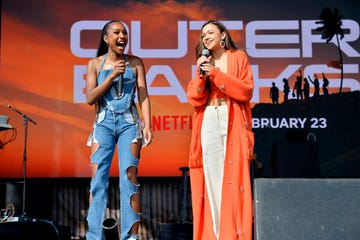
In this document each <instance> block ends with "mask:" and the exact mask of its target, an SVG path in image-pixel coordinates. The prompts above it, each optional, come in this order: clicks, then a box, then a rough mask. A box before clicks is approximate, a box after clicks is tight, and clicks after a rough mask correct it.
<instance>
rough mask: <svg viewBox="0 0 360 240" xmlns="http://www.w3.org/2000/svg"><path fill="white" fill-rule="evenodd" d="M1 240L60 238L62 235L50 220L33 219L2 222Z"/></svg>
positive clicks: (51, 239) (48, 239)
mask: <svg viewBox="0 0 360 240" xmlns="http://www.w3.org/2000/svg"><path fill="white" fill-rule="evenodd" d="M0 239H1V240H60V235H59V232H58V230H57V228H56V227H55V225H54V224H52V223H51V222H50V221H45V220H31V221H19V222H2V223H0Z"/></svg>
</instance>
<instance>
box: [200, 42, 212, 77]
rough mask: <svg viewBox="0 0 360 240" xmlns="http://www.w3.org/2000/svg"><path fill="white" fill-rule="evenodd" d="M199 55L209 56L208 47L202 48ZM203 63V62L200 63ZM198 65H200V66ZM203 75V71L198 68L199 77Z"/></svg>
mask: <svg viewBox="0 0 360 240" xmlns="http://www.w3.org/2000/svg"><path fill="white" fill-rule="evenodd" d="M201 55H202V56H205V57H209V56H210V51H209V49H206V48H205V49H204V50H202V52H201ZM202 64H203V63H202ZM202 64H201V65H202ZM201 65H200V66H201ZM203 75H204V71H203V70H201V68H200V77H203Z"/></svg>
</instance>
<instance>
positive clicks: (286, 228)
mask: <svg viewBox="0 0 360 240" xmlns="http://www.w3.org/2000/svg"><path fill="white" fill-rule="evenodd" d="M254 210H255V211H254V214H255V221H254V223H255V224H254V232H255V240H279V239H280V240H340V239H341V240H355V239H360V179H299V178H296V179H291V178H288V179H265V178H258V179H255V182H254Z"/></svg>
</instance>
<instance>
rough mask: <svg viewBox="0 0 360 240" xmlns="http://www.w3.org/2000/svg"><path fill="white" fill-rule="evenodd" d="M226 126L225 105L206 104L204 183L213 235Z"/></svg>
mask: <svg viewBox="0 0 360 240" xmlns="http://www.w3.org/2000/svg"><path fill="white" fill-rule="evenodd" d="M227 127H228V109H227V105H221V106H207V107H206V109H205V112H204V119H203V123H202V127H201V144H202V152H203V166H204V175H205V185H206V190H207V194H208V198H209V204H210V208H211V214H212V221H213V226H214V233H215V236H217V237H218V232H219V226H220V220H221V219H220V210H221V196H222V183H223V176H224V158H225V152H226V137H227Z"/></svg>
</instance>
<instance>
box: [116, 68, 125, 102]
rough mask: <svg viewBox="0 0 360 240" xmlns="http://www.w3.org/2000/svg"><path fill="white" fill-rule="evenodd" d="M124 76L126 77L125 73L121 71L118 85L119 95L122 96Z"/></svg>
mask: <svg viewBox="0 0 360 240" xmlns="http://www.w3.org/2000/svg"><path fill="white" fill-rule="evenodd" d="M123 77H124V74H123V73H120V75H119V82H118V86H117V94H118V97H121V96H122V95H123Z"/></svg>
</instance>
